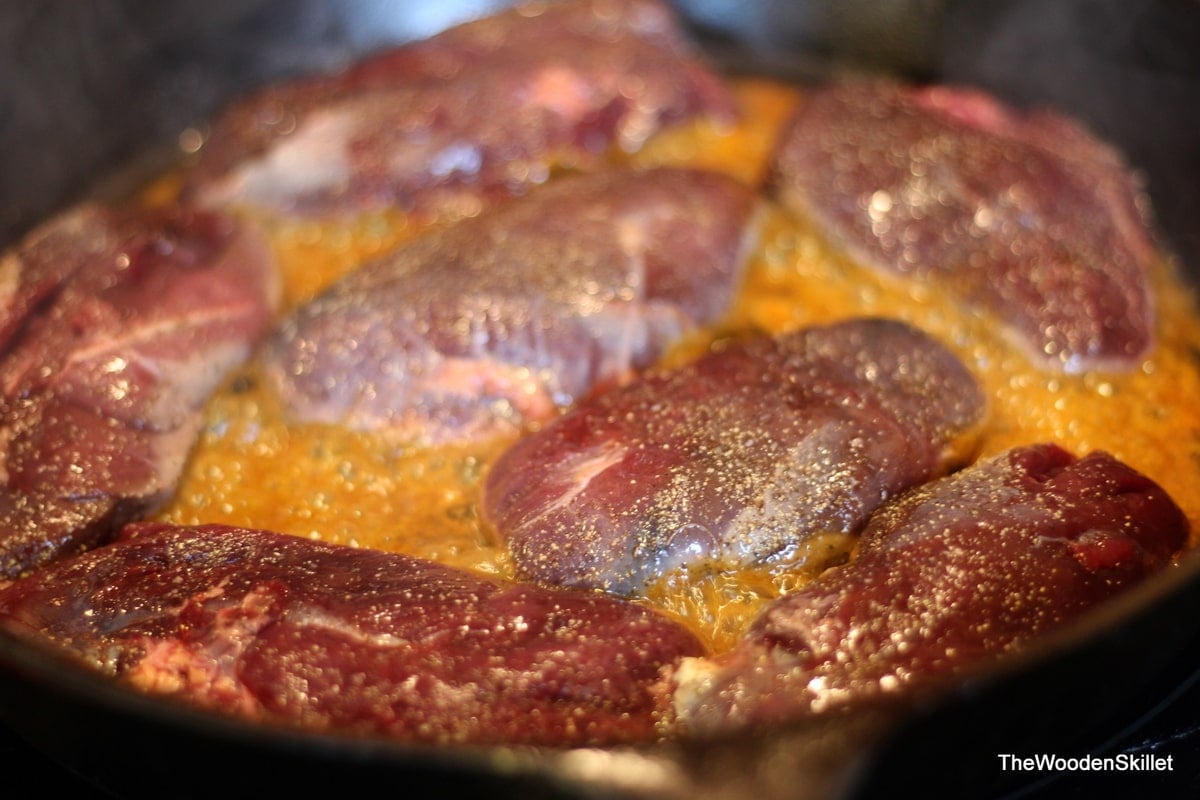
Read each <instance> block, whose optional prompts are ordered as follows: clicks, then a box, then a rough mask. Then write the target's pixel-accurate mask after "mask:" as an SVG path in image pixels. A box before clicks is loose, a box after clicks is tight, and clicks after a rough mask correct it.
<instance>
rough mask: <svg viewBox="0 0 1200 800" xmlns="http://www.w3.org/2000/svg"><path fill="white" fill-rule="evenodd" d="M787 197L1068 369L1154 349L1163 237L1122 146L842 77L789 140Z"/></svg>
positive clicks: (1124, 360)
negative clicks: (1157, 245)
mask: <svg viewBox="0 0 1200 800" xmlns="http://www.w3.org/2000/svg"><path fill="white" fill-rule="evenodd" d="M774 185H775V191H776V192H777V194H778V195H779V197H780V198H781V199H782V201H783V202H784V203H785V204H787V205H789V206H790V207H791V208H792V209H794V210H796V211H798V212H799V213H801V214H802V215H804V216H806V217H808V218H809V219H811V220H813V221H814V222H815V223H816V224H817V225H818V227H819V228H820V229H822V230H823V231H824V232H825V233H827V234H828V235H830V236H831V237H832V238H834V239H835V240H837V241H838V242H840V243H841V244H842V245H844V246H845V247H846V248H847V250H848V251H849V252H850V253H851V254H852V255H853V256H854V257H856V258H857V259H858V260H860V261H862V262H864V263H866V264H869V265H871V266H874V267H877V268H879V269H883V270H887V271H891V272H895V273H901V274H906V275H911V276H915V277H918V278H921V279H928V280H931V281H938V282H940V283H942V284H944V285H946V286H948V287H950V288H951V289H952V290H953V291H955V292H956V293H958V295H959V296H960V297H963V298H964V299H966V300H967V301H968V302H970V303H973V304H976V305H978V306H979V307H982V308H986V309H988V310H989V311H991V312H992V313H994V314H996V315H997V316H998V317H999V318H1000V319H1001V320H1003V321H1004V323H1005V326H1006V328H1007V329H1008V331H1009V333H1010V335H1011V337H1012V338H1013V339H1014V340H1015V341H1016V342H1017V343H1019V344H1020V345H1021V346H1022V348H1023V349H1024V350H1025V351H1026V352H1028V353H1029V354H1031V356H1032V357H1033V358H1034V360H1035V361H1037V362H1038V363H1041V364H1045V365H1047V366H1049V367H1050V368H1053V369H1062V370H1065V371H1068V372H1078V371H1082V370H1085V369H1096V368H1098V369H1120V370H1127V369H1131V368H1133V367H1134V366H1136V365H1137V364H1138V363H1139V361H1140V358H1141V357H1142V356H1143V355H1144V354H1145V352H1146V351H1147V350H1148V348H1149V347H1150V346H1151V344H1152V339H1153V308H1152V301H1151V292H1150V288H1149V285H1148V277H1147V271H1148V268H1149V265H1150V264H1151V263H1152V261H1153V259H1154V257H1155V256H1154V253H1155V249H1154V245H1153V243H1152V241H1151V237H1150V234H1149V232H1148V225H1147V223H1146V220H1145V219H1143V216H1144V209H1143V208H1141V207H1140V204H1142V197H1141V195H1140V193H1139V191H1138V189H1137V187H1136V185H1135V182H1134V180H1133V178H1132V173H1131V172H1130V171H1129V170H1128V168H1127V167H1126V166H1125V164H1124V163H1123V162H1122V160H1121V158H1120V156H1119V155H1118V154H1117V152H1116V151H1115V150H1113V149H1111V148H1109V147H1108V146H1107V145H1105V144H1103V143H1101V142H1100V141H1099V140H1097V139H1096V138H1095V137H1093V136H1092V135H1091V134H1090V133H1088V132H1087V131H1085V130H1084V129H1083V128H1082V127H1081V126H1079V125H1078V124H1076V123H1074V122H1072V121H1069V120H1067V119H1065V118H1063V117H1061V116H1058V115H1056V114H1053V113H1050V112H1038V113H1031V114H1021V113H1020V112H1018V111H1016V110H1014V109H1010V108H1007V107H1004V106H1002V105H1000V104H999V103H998V102H997V101H995V100H993V99H991V98H989V97H986V96H984V95H983V94H981V93H979V92H977V91H973V90H968V89H958V88H951V87H942V86H938V87H928V88H924V87H922V88H916V87H908V86H902V85H897V84H893V83H887V82H882V81H874V82H869V81H862V82H847V83H841V84H833V85H831V86H829V87H826V88H823V89H820V90H818V91H816V92H814V93H813V94H812V96H811V97H809V98H808V99H807V100H806V101H805V103H804V104H803V106H802V107H801V109H800V111H799V113H798V115H797V117H796V118H795V120H794V122H793V123H792V126H791V128H790V129H789V130H788V131H787V132H786V133H785V134H784V136H783V137H782V139H781V144H780V146H779V150H778V153H777V155H776V162H775V167H774Z"/></svg>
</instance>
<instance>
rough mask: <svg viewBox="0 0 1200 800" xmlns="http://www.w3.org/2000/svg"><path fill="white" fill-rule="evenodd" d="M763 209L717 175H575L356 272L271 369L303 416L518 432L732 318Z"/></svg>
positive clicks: (437, 430) (432, 431)
mask: <svg viewBox="0 0 1200 800" xmlns="http://www.w3.org/2000/svg"><path fill="white" fill-rule="evenodd" d="M756 204H757V200H756V197H755V194H754V193H753V192H752V191H751V190H750V189H749V188H747V187H745V186H743V185H742V184H740V183H738V182H737V181H735V180H733V179H732V178H728V177H725V176H722V175H719V174H717V173H710V172H704V171H691V170H675V169H658V170H649V171H646V172H638V171H614V172H606V173H597V174H592V175H582V176H577V177H574V178H569V179H568V178H564V179H562V180H561V181H558V182H555V183H554V184H552V185H548V186H545V187H542V188H541V189H539V190H537V191H536V192H533V193H531V194H530V195H529V196H527V197H525V198H521V199H519V200H514V201H512V202H511V203H509V204H507V205H505V206H503V207H501V208H497V209H494V210H492V211H490V212H489V213H486V214H483V215H481V216H479V217H477V218H473V219H468V220H463V221H461V222H459V223H457V224H456V225H453V226H451V227H449V228H446V229H443V230H441V231H438V232H435V233H433V234H431V235H427V236H425V237H423V238H421V239H418V240H416V241H414V242H413V243H411V244H409V245H406V246H404V247H402V248H401V249H400V250H399V251H398V252H396V253H395V254H393V255H391V256H389V257H387V258H385V259H384V260H382V261H379V262H376V263H374V264H371V265H369V266H367V267H365V268H363V269H362V270H360V271H358V272H356V273H353V274H351V275H349V276H347V277H346V278H344V279H342V280H341V281H340V282H338V283H336V284H335V285H333V286H332V287H330V288H329V289H328V290H327V291H326V292H325V293H323V294H322V295H321V296H319V297H318V298H316V299H315V300H314V301H312V302H311V303H309V304H308V305H307V306H304V307H302V308H300V309H298V310H297V311H296V312H295V313H293V314H292V315H291V316H290V317H289V318H287V319H286V320H285V321H284V322H283V324H282V326H281V327H280V330H279V332H278V334H277V335H275V336H274V337H273V338H272V339H271V340H270V342H269V343H268V346H267V347H266V349H265V353H264V365H265V368H266V372H267V375H268V377H269V379H270V381H271V384H272V385H273V386H274V387H275V388H276V390H277V391H278V393H279V395H280V396H281V397H282V398H283V401H284V403H285V405H286V406H287V407H288V409H289V410H290V413H291V414H292V415H294V417H295V418H297V419H300V420H306V421H316V422H327V423H335V422H336V423H343V424H346V425H349V426H350V427H353V428H358V429H372V430H378V429H384V428H390V429H391V430H393V431H398V432H400V433H401V434H402V435H404V436H407V437H410V438H413V439H419V440H422V441H426V442H433V443H438V442H450V441H470V440H477V439H485V438H488V437H490V436H494V435H496V434H498V433H505V432H508V433H511V432H512V431H515V430H519V429H520V428H521V427H522V426H523V425H525V424H527V423H529V422H538V421H542V420H545V419H548V418H550V417H551V416H553V415H554V414H555V413H557V411H558V410H559V408H561V407H563V406H566V405H568V404H570V403H571V402H573V401H574V400H576V399H577V398H579V397H580V396H582V395H584V394H586V393H588V392H590V391H593V390H599V389H602V388H604V387H607V386H611V385H614V384H617V383H620V382H622V381H625V380H627V379H628V378H629V377H630V376H631V375H632V374H633V373H634V372H635V371H637V370H640V369H644V368H646V367H647V366H649V365H650V364H651V363H653V362H654V361H655V360H656V359H658V358H659V357H660V356H661V355H662V353H663V351H664V350H665V349H666V347H667V346H668V345H669V344H670V343H672V342H673V341H675V340H676V339H677V338H679V337H680V336H682V335H683V334H684V333H686V332H688V331H691V330H693V329H694V328H696V327H697V326H699V325H702V324H705V323H709V322H712V321H714V320H715V319H716V318H717V317H719V315H720V314H721V313H722V312H723V311H724V310H725V308H726V306H727V305H728V304H729V303H730V302H731V300H732V297H733V293H734V290H735V288H736V287H737V285H738V281H739V278H740V276H741V272H742V264H743V262H744V261H745V256H746V250H747V246H748V240H749V239H751V238H752V236H753V233H752V231H753V229H754V225H753V219H754V217H755V214H754V209H755V207H756Z"/></svg>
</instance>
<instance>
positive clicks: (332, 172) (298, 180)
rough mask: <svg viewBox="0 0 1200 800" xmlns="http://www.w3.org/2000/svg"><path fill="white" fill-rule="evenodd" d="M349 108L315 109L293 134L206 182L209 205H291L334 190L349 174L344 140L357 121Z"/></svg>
mask: <svg viewBox="0 0 1200 800" xmlns="http://www.w3.org/2000/svg"><path fill="white" fill-rule="evenodd" d="M357 124H358V123H357V120H356V119H355V116H354V115H353V114H352V113H350V109H347V108H341V109H336V108H335V109H327V110H322V111H316V112H313V113H312V114H310V115H309V116H308V117H306V118H305V119H304V121H303V122H302V123H301V124H300V126H299V128H297V130H296V132H295V133H293V134H292V135H290V136H288V137H286V138H285V139H283V140H281V141H280V142H279V143H278V144H276V145H275V146H274V147H272V148H271V149H270V150H268V151H267V153H266V154H265V155H263V156H262V157H260V158H256V159H252V160H250V161H248V162H246V163H245V164H243V165H242V166H240V167H238V168H237V169H234V170H233V171H231V172H230V173H228V174H227V175H226V176H225V177H224V178H222V179H221V180H218V181H216V182H214V183H213V184H211V185H209V186H207V187H205V189H204V191H203V192H202V193H201V198H202V200H203V202H205V203H206V204H210V205H227V204H234V203H250V204H252V205H262V206H268V207H275V208H283V207H287V206H288V205H289V204H290V203H291V202H292V201H294V200H295V199H296V198H297V197H299V196H302V195H305V194H311V193H316V192H320V191H322V190H327V189H336V188H338V187H340V186H343V185H345V184H346V182H347V181H348V180H349V177H350V172H351V168H350V163H349V159H348V158H347V152H346V144H347V142H348V141H349V140H350V138H351V137H352V135H353V133H354V130H355V128H356V126H357Z"/></svg>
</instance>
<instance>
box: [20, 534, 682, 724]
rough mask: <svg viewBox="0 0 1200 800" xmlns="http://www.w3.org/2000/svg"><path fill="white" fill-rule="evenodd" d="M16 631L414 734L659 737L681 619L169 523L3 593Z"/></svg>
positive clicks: (95, 664) (199, 696) (88, 654)
mask: <svg viewBox="0 0 1200 800" xmlns="http://www.w3.org/2000/svg"><path fill="white" fill-rule="evenodd" d="M0 623H3V624H5V625H7V626H9V627H10V628H12V629H13V630H15V631H18V632H20V633H22V634H28V635H32V636H35V637H38V638H42V639H48V640H49V641H51V642H54V643H55V644H57V645H58V646H61V647H63V648H65V649H66V650H68V651H69V652H71V653H73V654H74V655H75V656H77V657H78V658H80V659H82V660H83V661H84V662H85V663H87V664H88V665H90V666H91V667H92V668H95V669H98V670H101V671H103V672H104V673H107V674H109V675H114V676H116V677H117V678H119V679H120V680H121V681H123V682H125V683H128V684H130V685H132V686H135V687H137V688H139V689H142V690H145V691H148V692H151V693H158V694H164V695H170V696H174V697H176V698H179V699H182V700H185V701H186V702H189V703H193V704H197V705H200V706H202V707H205V708H209V709H214V710H219V711H222V712H226V713H232V714H235V715H240V716H243V717H247V718H252V719H256V720H261V721H267V722H278V723H283V724H287V725H292V726H299V727H301V728H304V729H308V730H315V731H338V732H345V733H359V734H382V735H386V736H391V737H395V738H397V739H401V740H407V741H426V742H437V743H460V742H469V743H503V744H518V743H524V744H547V745H585V744H600V743H604V744H613V743H619V742H629V741H638V740H645V739H652V738H654V737H656V736H657V735H659V726H660V725H661V724H662V723H663V722H664V719H663V715H664V714H666V713H667V712H669V710H670V693H669V686H668V684H667V682H666V680H665V675H666V672H665V670H666V669H668V668H670V667H671V666H673V665H674V664H675V663H676V662H678V660H679V659H680V658H682V657H685V656H697V655H700V654H702V653H703V647H702V646H701V645H700V643H699V641H698V640H697V639H696V638H695V637H694V636H693V635H692V634H691V633H690V632H688V630H687V629H685V628H684V627H683V626H681V625H680V624H678V623H676V622H674V621H671V620H669V619H668V618H666V617H665V616H662V615H660V614H657V613H656V612H654V611H651V610H649V609H646V608H643V607H640V606H638V605H635V604H632V603H628V602H625V601H622V600H619V599H617V598H613V597H608V596H604V595H601V594H597V593H593V592H573V591H558V590H552V589H542V588H537V587H533V586H528V585H519V584H510V583H506V582H504V581H502V580H500V579H497V578H492V577H485V576H481V575H476V574H473V573H470V572H467V571H464V570H456V569H453V568H450V567H447V566H444V565H441V564H437V563H434V562H430V561H425V560H422V559H417V558H412V557H410V556H405V555H401V554H396V553H385V552H381V551H375V550H365V549H357V548H351V547H344V546H336V545H328V544H324V543H320V542H315V541H312V540H309V539H301V538H296V537H291V536H284V535H281V534H275V533H269V532H265V531H257V530H246V529H240V528H227V527H222V526H202V527H196V528H189V527H175V526H170V525H165V524H160V523H135V524H132V525H130V526H128V527H127V528H126V529H125V531H124V532H123V533H122V535H121V536H120V537H119V538H118V539H117V541H115V542H114V543H112V544H110V545H107V546H105V547H101V548H98V549H96V550H93V551H90V552H88V553H84V554H82V555H80V556H78V557H75V558H71V559H64V560H61V561H58V562H56V563H54V564H51V565H49V566H48V567H46V568H44V569H42V570H40V571H38V572H37V573H35V574H34V575H33V576H31V577H29V578H26V579H24V580H22V581H18V582H16V583H13V584H11V585H10V586H9V587H7V588H5V589H3V590H0Z"/></svg>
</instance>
